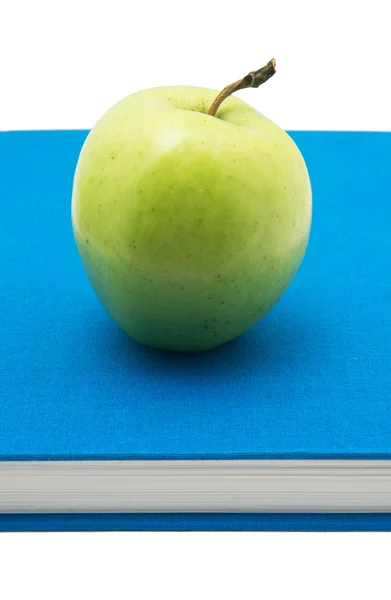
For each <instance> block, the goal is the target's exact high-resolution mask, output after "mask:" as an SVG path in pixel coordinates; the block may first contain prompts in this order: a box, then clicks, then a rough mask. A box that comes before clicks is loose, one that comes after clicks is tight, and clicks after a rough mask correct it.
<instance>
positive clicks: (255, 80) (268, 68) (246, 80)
mask: <svg viewBox="0 0 391 600" xmlns="http://www.w3.org/2000/svg"><path fill="white" fill-rule="evenodd" d="M275 72H276V59H275V58H272V59H271V60H269V62H268V63H267V65H265V66H264V67H262V68H261V69H258V71H251V73H249V74H248V75H246V77H243V79H239V81H235V83H231V85H227V87H225V88H224V89H223V90H222V91H221V92H220V94H219V95H218V96H217V97H216V98H215V100H214V101H213V103H212V105H211V107H210V109H209V112H208V115H210V116H211V117H214V116H215V114H216V112H217V109H218V108H219V106H220V104H221V103H222V102H224V100H225V99H226V98H228V96H230V95H231V94H234V93H235V92H237V91H238V90H243V89H245V88H249V87H254V88H257V87H259V86H260V85H262V83H265V81H267V80H268V79H270V77H273V75H274V73H275Z"/></svg>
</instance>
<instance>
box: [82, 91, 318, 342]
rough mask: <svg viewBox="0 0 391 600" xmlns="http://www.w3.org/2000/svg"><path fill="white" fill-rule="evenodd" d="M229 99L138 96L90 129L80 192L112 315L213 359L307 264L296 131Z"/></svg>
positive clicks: (90, 270)
mask: <svg viewBox="0 0 391 600" xmlns="http://www.w3.org/2000/svg"><path fill="white" fill-rule="evenodd" d="M216 94H217V92H216V91H215V90H211V89H203V88H198V87H160V88H155V89H146V90H142V91H140V92H137V93H134V94H132V95H130V96H128V97H127V98H125V99H123V100H122V101H120V102H119V103H118V104H116V105H115V106H114V107H113V108H111V109H110V110H109V111H108V112H107V113H106V114H105V115H104V116H103V117H102V118H101V119H100V121H98V123H97V124H96V125H95V127H94V128H93V129H92V130H91V132H90V133H89V135H88V137H87V139H86V141H85V143H84V146H83V148H82V151H81V153H80V157H79V160H78V164H77V168H76V172H75V178H74V188H73V196H72V223H73V229H74V235H75V239H76V243H77V246H78V249H79V252H80V255H81V259H82V261H83V264H84V266H85V269H86V271H87V274H88V276H89V279H90V281H91V284H92V286H93V288H94V290H95V292H96V294H97V296H98V298H99V299H100V301H101V303H102V304H103V306H104V307H105V309H106V310H107V312H108V313H109V314H110V315H111V316H112V317H113V319H114V320H115V321H116V322H117V323H118V325H119V326H120V327H122V328H123V329H124V330H125V331H126V332H127V333H128V334H129V335H130V336H132V337H133V338H134V339H136V340H138V341H139V342H141V343H143V344H146V345H149V346H153V347H158V348H165V349H171V350H185V351H197V350H206V349H209V348H212V347H214V346H218V345H220V344H223V343H224V342H227V341H228V340H231V339H233V338H235V337H237V336H238V335H240V334H241V333H243V332H244V331H245V330H247V329H248V328H249V327H251V326H252V325H254V324H255V323H256V322H257V321H259V320H260V319H261V318H262V317H263V316H264V315H265V314H266V313H267V312H268V311H269V310H270V309H271V308H272V307H273V306H274V305H275V304H276V302H277V301H278V300H279V298H280V297H281V295H282V294H283V293H284V291H285V290H286V289H287V287H288V285H289V283H290V282H291V281H292V278H293V277H294V275H295V273H296V271H297V269H298V267H299V265H300V263H301V261H302V258H303V256H304V253H305V250H306V246H307V242H308V236H309V231H310V223H311V185H310V180H309V176H308V172H307V168H306V165H305V162H304V160H303V157H302V155H301V153H300V151H299V150H298V148H297V146H296V145H295V143H294V142H293V140H292V139H291V138H290V137H289V135H288V134H287V133H286V132H285V131H284V130H282V129H281V128H280V127H278V126H277V125H275V124H274V123H273V122H272V121H270V120H269V119H267V118H266V117H265V116H263V115H262V114H260V113H259V112H257V111H256V110H255V109H254V108H252V107H251V106H250V105H248V104H247V103H245V102H243V101H242V100H240V99H238V98H235V97H232V96H230V97H228V98H226V99H225V100H224V102H223V104H222V105H221V106H220V107H219V108H218V110H217V112H216V114H215V116H211V115H209V114H207V113H208V109H209V107H210V106H211V105H212V103H213V101H214V100H215V98H216Z"/></svg>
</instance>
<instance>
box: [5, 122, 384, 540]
mask: <svg viewBox="0 0 391 600" xmlns="http://www.w3.org/2000/svg"><path fill="white" fill-rule="evenodd" d="M86 135H87V132H86V131H47V132H40V131H31V132H4V133H1V134H0V256H1V262H0V323H1V326H0V530H62V529H63V530H91V529H94V530H95V529H99V530H108V529H118V530H144V529H153V530H165V529H172V530H271V529H272V530H274V529H283V530H346V529H355V530H360V529H361V530H391V349H390V346H391V344H390V342H391V317H390V307H391V235H390V223H391V171H390V161H391V134H388V133H353V132H352V133H348V132H344V133H342V132H327V133H326V132H292V133H291V135H292V137H293V138H294V140H295V141H296V143H297V144H298V146H299V148H300V150H301V152H302V153H303V155H304V158H305V160H306V162H307V166H308V169H309V173H310V177H311V181H312V186H313V198H314V216H313V227H312V232H311V237H310V243H309V247H308V251H307V254H306V257H305V259H304V262H303V264H302V266H301V268H300V270H299V272H298V274H297V276H296V278H295V280H294V282H293V284H292V285H291V287H290V288H289V289H288V291H287V293H286V294H285V295H284V296H283V298H282V299H281V301H280V302H279V303H278V305H277V306H276V307H275V308H274V309H273V310H272V311H271V312H270V314H269V315H268V316H267V317H266V318H265V319H264V320H262V321H261V322H260V323H259V324H258V325H256V326H255V327H254V328H252V329H251V330H250V331H248V332H247V333H245V334H244V335H242V336H241V337H240V338H238V339H237V340H235V341H233V342H230V343H228V344H226V345H224V346H221V347H219V348H217V349H214V350H211V351H209V352H205V353H199V354H181V353H170V352H164V351H158V350H152V349H149V348H146V347H143V346H141V345H139V344H137V343H136V342H134V341H133V340H131V339H130V338H128V337H127V336H126V334H124V333H123V332H122V331H121V330H120V329H119V328H118V327H117V325H116V324H115V323H114V322H112V321H111V320H110V318H109V317H108V316H107V314H106V313H105V312H104V310H103V309H102V307H101V306H100V304H99V302H98V300H97V299H96V297H95V295H94V293H93V291H92V288H91V286H90V284H89V282H88V280H87V276H86V274H85V272H84V270H83V267H82V264H81V261H80V259H79V256H78V253H77V250H76V246H75V243H74V240H73V234H72V227H71V220H70V202H71V192H72V180H73V173H74V169H75V165H76V161H77V158H78V154H79V152H80V149H81V146H82V144H83V142H84V139H85V137H86Z"/></svg>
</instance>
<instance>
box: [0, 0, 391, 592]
mask: <svg viewBox="0 0 391 600" xmlns="http://www.w3.org/2000/svg"><path fill="white" fill-rule="evenodd" d="M388 5H389V1H388V0H384V1H381V0H372V1H371V2H362V1H360V0H356V1H355V2H350V1H346V0H345V1H344V0H339V1H334V0H327V1H323V0H313V1H312V2H307V1H303V0H291V1H290V2H288V1H282V0H274V1H273V0H268V1H267V2H263V1H261V0H257V1H254V2H252V1H251V0H241V1H240V2H227V1H225V2H221V1H219V0H214V1H213V0H197V1H196V2H192V3H191V2H188V1H187V2H186V0H182V1H179V0H165V1H160V2H157V1H154V0H138V1H137V2H135V1H134V0H128V1H118V0H110V1H108V0H107V1H105V2H100V1H99V0H95V2H90V1H86V0H77V1H74V0H68V1H67V2H65V1H64V2H62V1H55V0H52V1H48V2H44V1H42V0H30V1H28V2H27V1H25V2H22V1H20V0H8V2H7V0H2V1H1V0H0V57H1V79H0V82H1V83H0V129H3V130H8V129H39V128H49V129H50V128H57V129H59V128H88V127H91V126H92V125H93V124H94V123H95V121H96V120H97V119H98V118H99V117H100V116H101V114H102V113H103V112H104V111H106V110H107V109H108V108H109V107H110V106H111V105H112V104H113V103H115V102H116V101H117V100H119V99H120V98H121V97H123V96H125V95H127V94H129V93H131V92H133V91H135V90H138V89H141V88H144V87H153V86H159V85H181V84H187V85H200V86H206V87H213V88H221V87H224V86H225V85H226V84H227V83H230V82H231V81H233V80H235V79H237V78H239V77H242V76H243V75H245V74H246V73H247V72H248V71H250V70H251V69H254V68H258V67H260V66H261V65H263V64H264V63H265V62H267V61H268V60H269V59H270V58H272V57H273V56H275V58H276V59H277V67H278V73H277V75H276V76H275V77H274V78H273V79H272V80H271V81H270V82H268V83H267V84H266V85H265V86H263V87H262V88H260V89H259V90H244V91H242V92H240V93H239V95H240V96H241V97H242V98H243V99H245V100H247V101H248V102H250V103H251V104H253V105H254V106H256V107H257V108H258V109H259V110H260V111H261V112H264V113H265V114H266V115H267V116H268V117H270V118H272V119H273V120H274V121H276V122H277V123H278V124H280V125H281V126H282V127H284V128H287V129H360V130H370V129H374V130H391V109H390V106H391V105H390V91H391V84H390V74H389V73H390V65H391V60H390V59H391V50H390V42H389V39H390V37H389V36H390V34H389V25H390V19H389V18H388V15H387V6H388ZM390 545H391V537H390V535H389V534H382V533H380V534H370V533H364V534H357V533H350V534H349V533H348V534H326V533H323V534H322V533H321V534H317V533H314V534H303V533H288V534H286V533H250V534H248V533H235V534H231V533H210V534H197V533H181V534H172V533H143V534H135V533H89V534H87V533H79V534H77V533H74V534H0V587H1V592H0V593H1V597H2V598H4V599H5V600H13V599H18V600H19V599H22V598H23V599H24V598H33V599H35V598H37V599H38V598H39V599H40V600H44V599H49V598H50V599H51V600H54V599H56V600H61V599H62V598H64V599H65V598H67V599H68V598H72V600H78V599H79V598H80V599H83V600H90V599H94V600H99V599H100V598H102V599H103V598H108V599H110V600H117V599H122V598H134V599H137V600H143V599H144V598H148V599H154V598H159V599H160V598H163V599H165V598H167V599H170V600H172V599H175V598H181V599H183V600H185V599H186V600H192V599H193V598H194V599H197V600H198V599H200V600H201V599H202V600H207V599H209V598H210V599H213V600H220V599H221V600H222V599H224V600H229V599H231V598H235V599H236V598H237V599H240V600H241V599H243V600H244V599H252V598H261V597H262V598H265V599H266V600H273V599H274V598H278V599H280V598H281V599H284V600H285V599H288V598H289V599H291V598H300V599H301V600H302V599H305V598H308V599H311V600H315V599H316V600H321V599H323V598H325V599H326V598H327V599H329V598H333V599H336V598H343V599H347V600H349V599H350V598H355V599H357V598H359V599H360V598H370V599H372V598H376V599H377V600H381V599H382V598H389V597H390V583H389V581H390V579H389V575H388V572H389V568H390V566H389V565H390Z"/></svg>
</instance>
